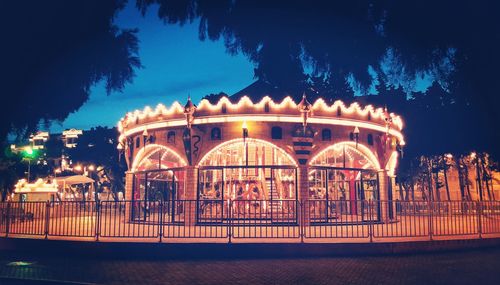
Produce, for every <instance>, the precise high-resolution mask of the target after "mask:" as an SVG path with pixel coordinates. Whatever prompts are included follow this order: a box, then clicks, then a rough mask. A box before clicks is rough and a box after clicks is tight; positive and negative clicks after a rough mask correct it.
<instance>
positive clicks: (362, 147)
mask: <svg viewBox="0 0 500 285" xmlns="http://www.w3.org/2000/svg"><path fill="white" fill-rule="evenodd" d="M344 145H346V146H349V150H353V151H355V152H357V153H359V154H360V155H362V156H364V157H366V158H367V159H368V160H369V161H370V163H371V164H372V165H373V167H374V168H375V169H376V170H379V169H380V163H379V161H378V159H377V157H376V156H375V154H374V153H373V152H372V151H371V150H370V149H369V148H368V147H367V146H365V145H363V144H361V143H358V146H357V148H356V143H355V142H351V141H343V142H339V143H336V144H333V145H331V146H328V147H326V148H325V149H323V150H322V151H320V152H319V153H318V154H316V155H315V156H314V157H313V158H311V160H310V163H309V165H313V164H314V163H315V161H316V160H317V159H318V158H319V157H320V156H321V155H323V154H324V153H325V152H327V151H329V150H331V149H333V150H336V151H339V150H341V149H342V147H343V146H344Z"/></svg>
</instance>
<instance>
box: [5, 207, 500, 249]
mask: <svg viewBox="0 0 500 285" xmlns="http://www.w3.org/2000/svg"><path fill="white" fill-rule="evenodd" d="M498 235H500V201H483V202H474V201H441V202H436V201H433V202H428V201H373V200H371V201H349V200H312V199H311V200H304V201H297V200H293V199H292V200H201V199H200V200H169V201H144V200H141V201H100V202H93V201H63V202H2V203H0V236H5V237H9V236H10V237H23V236H32V237H36V236H39V237H45V238H50V237H53V236H54V237H55V236H59V237H68V238H69V237H72V238H83V239H87V240H88V239H90V240H99V239H103V240H116V239H127V238H135V239H142V240H148V239H149V240H159V241H169V240H171V241H182V240H185V241H188V240H191V241H193V239H197V241H201V242H203V241H219V242H220V241H227V242H232V241H238V240H240V241H244V240H245V239H261V240H262V241H264V240H265V239H268V240H273V239H275V240H283V239H288V240H291V241H292V242H293V241H296V242H308V241H310V242H314V241H316V240H317V239H322V240H323V241H324V240H328V241H331V242H335V241H340V240H342V241H348V240H353V241H366V242H372V241H387V240H388V239H396V240H397V239H400V240H402V239H419V240H421V239H439V238H468V239H474V238H483V237H490V236H498Z"/></svg>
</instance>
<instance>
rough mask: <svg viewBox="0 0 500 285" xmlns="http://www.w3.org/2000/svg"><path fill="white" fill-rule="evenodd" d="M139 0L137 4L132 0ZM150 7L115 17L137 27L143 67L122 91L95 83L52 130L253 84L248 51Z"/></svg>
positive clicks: (104, 122)
mask: <svg viewBox="0 0 500 285" xmlns="http://www.w3.org/2000/svg"><path fill="white" fill-rule="evenodd" d="M132 4H134V3H132ZM156 10H157V9H156V8H155V9H149V10H148V13H147V14H146V15H145V16H144V17H143V16H142V15H141V14H140V12H139V11H138V10H137V9H136V8H135V7H134V6H133V5H130V4H129V5H128V6H127V7H126V8H125V9H124V10H123V11H121V12H120V13H119V15H118V17H117V19H116V24H117V25H118V26H119V27H120V28H138V29H139V33H138V37H139V40H140V50H139V56H140V57H141V62H142V65H143V66H144V67H143V68H142V69H139V70H138V71H137V76H136V77H135V78H134V82H133V83H132V84H128V85H127V86H126V87H125V89H124V91H123V93H121V94H120V93H116V92H114V93H112V94H111V95H110V96H107V95H106V91H105V89H104V86H103V84H99V85H97V86H95V87H94V88H93V89H92V91H91V95H90V99H89V101H87V102H86V103H85V104H84V105H83V106H82V107H81V108H80V109H79V110H78V111H77V112H75V113H73V114H70V115H69V116H68V118H67V119H66V120H65V121H64V122H63V124H62V125H61V124H58V123H57V122H54V123H53V124H52V127H51V131H52V132H61V131H62V130H64V129H68V128H78V129H90V128H91V127H94V126H98V125H101V126H115V125H116V123H117V122H118V120H119V119H120V118H121V117H123V116H124V115H125V113H127V112H128V111H133V110H135V109H142V108H144V107H145V106H146V105H149V106H153V107H154V106H156V105H157V104H158V103H163V104H165V105H166V106H169V105H170V104H171V103H172V102H173V101H175V100H179V101H181V102H184V100H186V98H187V96H188V94H190V95H191V97H192V98H193V101H194V102H198V101H199V100H200V99H201V98H202V97H203V96H204V95H207V94H210V93H219V92H221V91H223V92H225V93H228V94H232V93H234V92H236V91H239V90H241V89H243V88H244V87H246V86H247V85H249V84H250V83H252V82H253V81H254V79H253V69H254V66H253V64H252V63H251V62H250V61H249V60H248V59H247V58H246V57H245V56H244V55H241V54H239V55H236V56H231V55H229V54H227V53H226V51H225V47H224V44H223V42H222V41H217V42H213V41H200V40H199V38H198V24H199V23H198V22H193V23H191V24H186V25H184V26H182V27H181V26H179V25H168V24H164V23H163V22H162V21H161V20H160V19H158V17H157V16H156V13H157V11H156Z"/></svg>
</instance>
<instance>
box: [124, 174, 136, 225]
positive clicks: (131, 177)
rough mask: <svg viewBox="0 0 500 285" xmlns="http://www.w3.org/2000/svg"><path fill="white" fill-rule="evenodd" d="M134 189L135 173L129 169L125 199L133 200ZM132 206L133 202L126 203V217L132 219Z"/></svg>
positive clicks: (126, 175)
mask: <svg viewBox="0 0 500 285" xmlns="http://www.w3.org/2000/svg"><path fill="white" fill-rule="evenodd" d="M133 189H134V173H132V172H130V171H127V172H126V173H125V201H132V192H133ZM131 207H132V203H131V202H127V203H125V217H126V219H131V218H132V217H131V215H130V213H131Z"/></svg>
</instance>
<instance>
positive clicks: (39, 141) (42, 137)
mask: <svg viewBox="0 0 500 285" xmlns="http://www.w3.org/2000/svg"><path fill="white" fill-rule="evenodd" d="M48 140H49V132H37V133H36V134H34V135H31V136H30V138H29V141H30V144H31V147H32V148H33V149H44V148H45V144H46V143H47V141H48Z"/></svg>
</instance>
